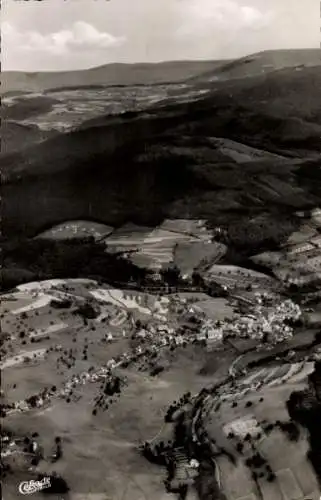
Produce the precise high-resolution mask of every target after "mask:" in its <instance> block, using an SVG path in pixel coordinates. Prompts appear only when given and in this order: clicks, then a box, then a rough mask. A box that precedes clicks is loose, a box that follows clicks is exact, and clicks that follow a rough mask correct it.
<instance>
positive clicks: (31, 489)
mask: <svg viewBox="0 0 321 500" xmlns="http://www.w3.org/2000/svg"><path fill="white" fill-rule="evenodd" d="M50 486H51V483H50V478H49V477H44V478H43V479H41V481H33V480H31V481H23V482H22V483H20V484H19V488H18V489H19V493H21V495H31V494H32V493H37V491H41V490H44V489H45V488H50Z"/></svg>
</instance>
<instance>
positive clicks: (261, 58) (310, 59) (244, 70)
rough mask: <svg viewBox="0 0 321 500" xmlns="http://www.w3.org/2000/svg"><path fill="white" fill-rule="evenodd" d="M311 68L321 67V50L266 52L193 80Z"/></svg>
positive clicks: (237, 61) (227, 78)
mask: <svg viewBox="0 0 321 500" xmlns="http://www.w3.org/2000/svg"><path fill="white" fill-rule="evenodd" d="M311 66H321V49H285V50H265V51H262V52H258V53H256V54H251V55H248V56H246V57H241V58H240V59H236V60H234V61H228V62H227V63H226V64H223V65H221V66H219V67H218V68H214V70H209V71H206V72H204V73H203V74H202V75H196V76H194V77H192V78H191V80H193V81H198V82H202V81H204V82H206V81H217V80H229V79H231V78H244V77H250V76H256V75H260V74H263V75H264V74H267V73H271V72H272V71H276V70H280V69H285V68H297V70H302V69H303V68H304V67H307V68H308V67H311Z"/></svg>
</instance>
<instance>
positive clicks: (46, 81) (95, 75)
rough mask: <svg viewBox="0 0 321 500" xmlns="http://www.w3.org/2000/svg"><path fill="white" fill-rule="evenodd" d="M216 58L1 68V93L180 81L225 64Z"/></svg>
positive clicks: (224, 61)
mask: <svg viewBox="0 0 321 500" xmlns="http://www.w3.org/2000/svg"><path fill="white" fill-rule="evenodd" d="M225 63H226V60H220V61H169V62H160V63H137V64H119V63H113V64H105V65H104V66H99V67H96V68H90V69H87V70H79V71H58V72H51V71H50V72H49V71H48V72H36V73H26V72H23V71H3V72H2V74H1V93H2V94H3V93H7V92H10V94H11V95H12V93H14V92H21V91H26V92H30V91H32V92H40V91H44V90H49V89H54V88H62V87H83V86H92V85H94V86H95V85H139V84H146V85H147V84H157V83H168V82H170V83H175V82H180V81H184V80H186V79H188V78H191V77H193V76H196V75H199V74H202V73H204V72H207V71H213V70H215V69H216V68H217V67H219V66H221V65H222V64H225Z"/></svg>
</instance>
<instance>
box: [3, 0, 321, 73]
mask: <svg viewBox="0 0 321 500" xmlns="http://www.w3.org/2000/svg"><path fill="white" fill-rule="evenodd" d="M1 4H2V5H1V67H2V70H21V71H40V70H42V71H45V70H46V71H48V70H49V71H57V70H71V69H81V68H88V67H93V66H99V65H102V64H107V63H110V62H121V63H124V62H125V63H132V62H158V61H166V60H183V59H194V60H195V59H230V58H236V57H242V56H244V55H247V54H251V53H255V52H259V51H261V50H268V49H287V48H310V47H311V48H312V47H313V48H317V47H320V41H321V33H320V26H321V19H320V0H305V1H304V0H43V1H36V0H29V1H23V0H20V1H19V0H2V2H1Z"/></svg>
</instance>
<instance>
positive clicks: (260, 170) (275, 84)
mask: <svg viewBox="0 0 321 500" xmlns="http://www.w3.org/2000/svg"><path fill="white" fill-rule="evenodd" d="M320 89H321V68H319V67H314V68H306V69H305V70H304V71H302V72H297V71H295V70H293V69H287V70H281V71H275V72H273V73H271V74H270V75H269V76H268V78H265V77H262V76H258V77H255V78H249V79H242V80H240V81H236V80H235V81H234V85H233V86H232V87H231V88H229V86H228V85H225V86H224V85H222V88H220V89H216V90H215V91H214V92H211V93H210V94H209V95H207V96H206V97H205V98H202V99H197V100H196V101H194V102H186V103H178V104H175V105H171V106H166V107H165V106H164V107H161V108H151V109H149V110H146V111H142V112H141V113H140V112H137V113H125V114H123V115H119V116H114V117H111V116H102V117H99V118H97V119H94V120H89V121H88V122H85V123H83V124H82V126H81V127H79V128H78V129H75V130H73V131H72V132H70V133H66V134H61V135H56V136H54V137H51V138H49V139H47V140H46V141H44V142H42V143H40V144H33V145H31V146H29V147H27V148H26V149H24V150H23V151H21V152H16V153H13V154H7V155H4V156H3V157H2V165H1V170H2V179H3V186H2V228H3V234H7V235H14V234H17V233H22V234H25V235H30V236H34V235H35V234H36V233H39V232H40V231H42V230H44V229H46V228H48V227H51V226H52V225H54V224H58V223H60V222H63V221H65V220H73V219H84V220H87V219H88V218H89V219H91V220H96V221H97V222H102V223H105V224H108V225H111V226H117V225H120V224H123V223H126V222H127V221H128V220H132V221H133V222H135V223H137V224H140V225H151V226H153V225H154V224H159V223H160V222H161V221H162V220H163V219H164V218H199V219H207V220H210V221H212V224H214V225H220V224H224V225H226V224H229V221H232V222H231V223H233V220H234V219H235V220H236V219H237V221H238V223H237V224H238V227H240V228H243V229H241V231H243V233H244V234H243V236H244V235H245V236H246V230H247V228H248V225H247V218H248V217H250V215H251V214H252V215H253V214H258V213H261V212H262V213H264V214H266V213H269V214H270V215H269V221H271V227H272V228H273V227H276V226H278V225H279V224H280V221H281V218H282V216H281V214H282V213H283V214H284V213H293V212H294V211H295V210H299V209H305V208H306V207H309V206H310V207H312V206H319V205H320V203H321V186H320V161H319V160H318V159H316V158H320V152H321V145H320V134H321V130H320V126H321V110H320V106H321V99H320ZM215 137H217V138H221V139H223V138H224V139H229V140H231V141H234V142H233V143H230V142H228V141H227V142H226V143H225V145H226V147H225V148H223V149H222V147H221V146H220V145H219V144H217V141H215V140H214V141H213V138H215ZM236 143H238V144H239V146H238V149H240V148H242V145H244V146H250V147H252V148H256V149H259V150H261V151H262V154H261V156H262V158H261V159H260V158H257V155H255V157H253V161H244V162H243V163H242V165H240V164H239V163H238V161H237V159H235V157H234V158H233V155H231V154H230V153H231V147H232V145H233V148H234V149H235V147H236ZM246 151H247V154H248V155H250V156H251V155H252V153H251V149H247V150H246ZM264 152H270V153H274V154H277V155H281V156H282V157H285V158H283V159H282V158H281V159H280V160H277V161H276V160H275V158H274V157H272V158H269V157H268V155H265V156H264V154H263V153H264ZM234 156H235V155H234ZM311 158H312V159H314V161H313V162H312V163H311V162H310V163H309V159H310V160H311ZM297 159H298V160H297ZM254 160H255V161H254ZM297 161H299V162H302V163H303V162H305V163H306V166H305V167H304V166H303V167H302V168H301V169H300V170H298V167H297V166H296V164H297V163H296V162H297ZM312 172H313V173H314V174H315V176H314V177H313V179H312V178H311V175H312ZM267 175H268V182H269V183H270V184H271V182H272V184H273V188H270V187H266V182H267V178H266V176H267ZM271 179H272V181H271ZM241 214H243V216H241ZM242 217H244V219H242V220H243V225H242V224H241V223H240V220H241V218H242ZM286 224H287V223H286ZM244 228H245V229H244ZM278 234H279V233H278ZM243 236H242V238H243ZM235 238H236V237H235ZM236 239H239V238H238V237H237V238H236ZM251 245H252V243H251ZM248 246H249V248H250V243H249V244H248ZM257 250H258V249H257V248H256V246H255V251H257ZM259 250H260V251H261V250H262V249H261V247H260V248H259ZM262 251H263V250H262Z"/></svg>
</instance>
